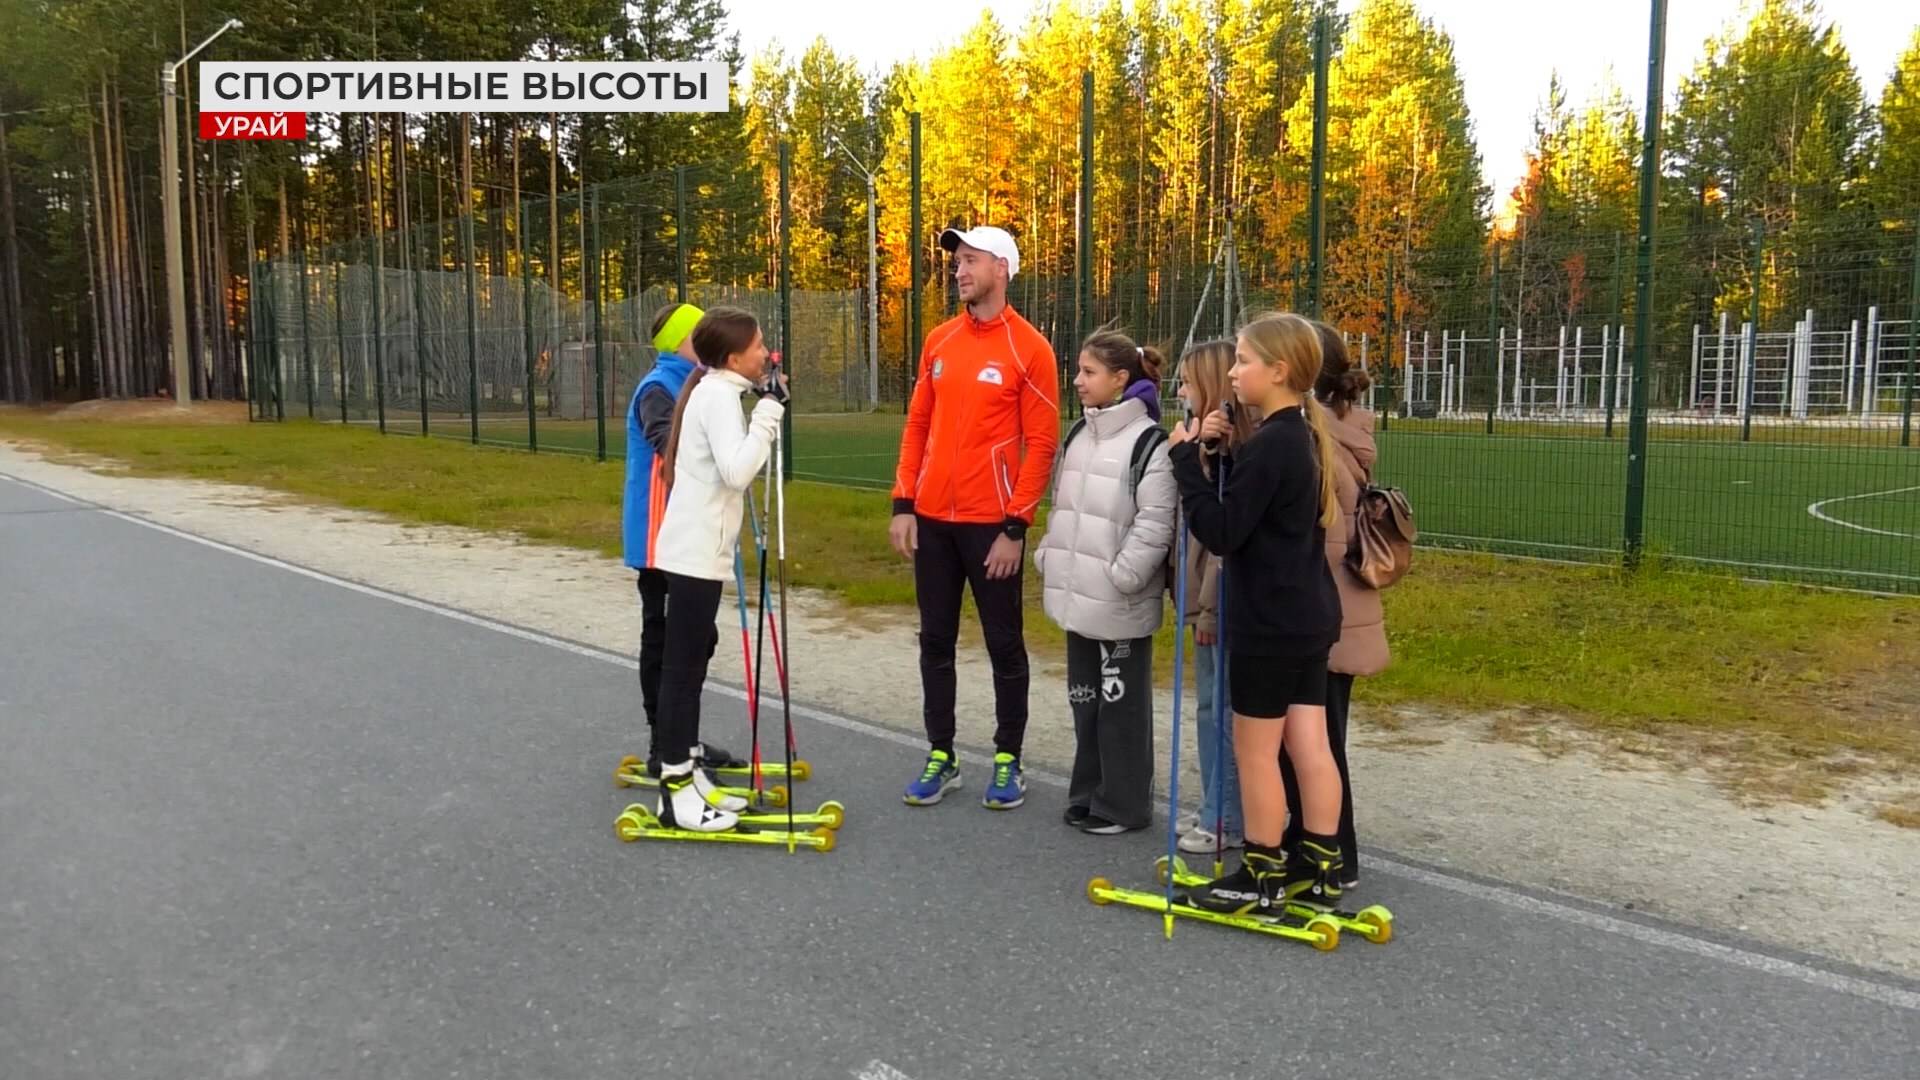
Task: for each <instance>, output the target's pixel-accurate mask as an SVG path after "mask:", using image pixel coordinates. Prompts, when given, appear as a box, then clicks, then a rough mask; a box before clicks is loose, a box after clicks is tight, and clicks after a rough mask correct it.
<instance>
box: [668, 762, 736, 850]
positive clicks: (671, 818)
mask: <svg viewBox="0 0 1920 1080" xmlns="http://www.w3.org/2000/svg"><path fill="white" fill-rule="evenodd" d="M703 787H704V788H706V790H702V788H703ZM709 792H711V794H709ZM724 800H732V801H733V802H736V803H738V804H739V805H738V806H727V805H726V803H725V801H724ZM746 805H747V802H746V800H745V799H739V798H735V797H734V796H731V795H723V794H721V793H719V792H718V791H714V790H713V789H712V787H711V786H710V785H709V784H708V782H707V778H706V774H705V773H703V772H702V771H700V770H699V769H696V768H694V767H693V762H692V761H691V760H688V761H683V762H681V763H680V764H678V765H667V766H664V767H662V769H661V775H660V802H659V805H658V807H657V809H656V810H655V813H656V815H657V816H658V817H659V819H660V824H661V825H663V826H665V827H666V828H669V829H682V830H685V831H687V832H697V833H713V832H726V831H728V830H730V829H733V828H736V827H738V826H739V824H740V815H739V811H740V810H744V809H746Z"/></svg>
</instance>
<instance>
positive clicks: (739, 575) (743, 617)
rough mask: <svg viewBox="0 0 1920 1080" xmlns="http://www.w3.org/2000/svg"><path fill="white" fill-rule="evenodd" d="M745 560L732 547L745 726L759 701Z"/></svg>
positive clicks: (750, 722)
mask: <svg viewBox="0 0 1920 1080" xmlns="http://www.w3.org/2000/svg"><path fill="white" fill-rule="evenodd" d="M745 564H746V559H745V557H744V556H743V555H742V554H741V552H740V545H739V544H735V545H733V596H734V599H735V600H737V601H739V605H738V606H739V608H740V666H741V668H743V669H745V672H746V679H747V724H748V725H749V726H751V725H752V724H753V710H754V709H755V707H756V706H757V704H758V702H759V700H760V696H759V694H760V692H759V690H758V688H757V687H755V686H754V682H753V652H752V644H751V642H750V640H749V635H748V633H747V571H746V565H745Z"/></svg>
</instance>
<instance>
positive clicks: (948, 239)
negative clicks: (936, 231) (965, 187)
mask: <svg viewBox="0 0 1920 1080" xmlns="http://www.w3.org/2000/svg"><path fill="white" fill-rule="evenodd" d="M961 244H965V245H967V246H968V247H970V248H979V249H980V250H981V251H984V252H986V253H987V254H989V255H992V256H994V257H996V258H1001V259H1005V260H1007V280H1009V281H1011V280H1013V275H1015V274H1017V273H1019V272H1020V245H1018V244H1016V243H1014V242H1013V236H1012V234H1010V233H1008V232H1007V230H1005V229H997V228H995V227H993V226H992V225H981V226H978V227H976V228H972V229H966V230H964V231H963V230H960V229H948V230H946V231H945V232H943V233H941V234H940V249H941V250H942V251H952V250H953V249H954V248H957V247H959V246H960V245H961Z"/></svg>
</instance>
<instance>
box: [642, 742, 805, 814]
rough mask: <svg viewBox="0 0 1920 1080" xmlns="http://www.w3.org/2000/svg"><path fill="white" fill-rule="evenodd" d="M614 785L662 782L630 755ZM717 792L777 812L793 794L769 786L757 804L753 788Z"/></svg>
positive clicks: (650, 785) (656, 784)
mask: <svg viewBox="0 0 1920 1080" xmlns="http://www.w3.org/2000/svg"><path fill="white" fill-rule="evenodd" d="M796 764H798V763H796ZM707 771H708V772H713V771H714V770H712V769H709V770H707ZM613 784H614V786H615V787H623V788H631V787H644V788H658V787H659V786H660V780H659V778H658V777H655V776H652V775H649V774H648V772H647V763H646V761H645V760H644V759H642V758H637V757H634V756H633V755H632V754H628V755H627V756H626V757H623V758H621V759H620V764H618V765H616V766H614V769H613ZM717 790H719V791H720V793H721V794H723V795H736V796H739V797H740V798H742V799H745V800H747V801H748V802H749V803H755V805H756V808H759V809H766V808H769V807H771V808H772V809H775V810H778V809H781V808H782V807H785V806H786V805H787V800H788V799H789V798H790V797H791V793H790V792H788V790H787V785H785V784H769V785H767V788H766V790H765V791H763V792H761V793H760V794H759V796H758V801H757V802H756V799H755V795H754V790H753V789H752V788H744V787H720V788H718V789H717ZM783 820H784V819H783Z"/></svg>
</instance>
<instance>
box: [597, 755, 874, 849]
mask: <svg viewBox="0 0 1920 1080" xmlns="http://www.w3.org/2000/svg"><path fill="white" fill-rule="evenodd" d="M659 783H660V799H659V802H658V803H657V804H656V805H655V808H654V809H652V810H649V809H647V807H646V806H645V805H643V804H640V803H635V804H633V805H631V806H628V807H627V808H626V809H625V810H623V811H621V813H620V816H619V817H618V818H616V819H615V820H614V824H613V828H614V833H615V835H617V836H619V837H620V839H621V840H623V841H628V842H632V841H634V840H640V839H654V840H710V841H715V842H718V843H732V844H767V845H775V846H780V847H785V848H786V849H788V850H789V851H792V850H794V849H796V848H802V847H807V848H813V849H814V850H816V851H821V852H827V851H832V850H833V845H834V831H833V829H831V828H826V827H821V828H817V829H814V830H812V831H811V832H798V831H791V830H779V829H760V828H756V827H754V825H753V824H751V823H743V822H742V820H741V813H740V811H739V810H734V809H727V808H724V807H722V806H718V805H715V801H716V791H715V789H712V788H709V787H708V786H707V781H706V778H705V776H704V775H703V774H702V773H701V772H700V771H699V770H697V769H695V768H694V767H693V763H692V762H690V761H689V762H683V763H681V764H679V765H670V766H667V767H666V768H664V769H663V770H662V775H661V777H660V779H659ZM822 809H823V811H828V812H829V813H831V814H832V815H833V816H835V817H839V816H840V815H841V813H842V812H841V811H840V808H839V807H838V805H837V804H830V805H829V807H823V808H822ZM751 816H752V815H749V817H751ZM800 816H801V815H793V817H792V819H791V820H793V821H795V822H796V823H797V822H798V821H799V818H800ZM780 818H781V819H782V820H783V821H784V820H788V818H787V815H780Z"/></svg>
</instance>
